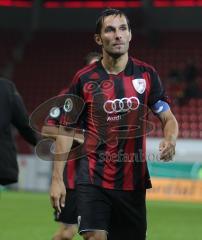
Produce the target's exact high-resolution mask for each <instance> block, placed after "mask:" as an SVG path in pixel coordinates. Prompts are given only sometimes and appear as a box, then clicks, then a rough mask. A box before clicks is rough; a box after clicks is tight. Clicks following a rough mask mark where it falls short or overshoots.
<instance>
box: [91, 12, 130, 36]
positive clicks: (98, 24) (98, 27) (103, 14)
mask: <svg viewBox="0 0 202 240" xmlns="http://www.w3.org/2000/svg"><path fill="white" fill-rule="evenodd" d="M111 15H115V16H118V15H119V16H124V17H125V18H126V21H127V24H128V28H129V30H130V29H131V27H130V21H129V19H128V17H127V15H126V14H125V13H124V12H122V11H121V10H118V9H114V8H107V9H105V10H104V11H103V12H101V14H100V16H99V17H98V19H97V21H96V28H95V33H96V34H100V32H101V29H102V24H103V22H104V19H105V17H108V16H111Z"/></svg>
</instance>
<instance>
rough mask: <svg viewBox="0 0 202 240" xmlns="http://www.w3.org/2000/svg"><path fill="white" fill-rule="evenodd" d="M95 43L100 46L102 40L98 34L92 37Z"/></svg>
mask: <svg viewBox="0 0 202 240" xmlns="http://www.w3.org/2000/svg"><path fill="white" fill-rule="evenodd" d="M94 39H95V42H96V43H97V44H98V45H99V46H102V39H101V37H100V34H95V35H94Z"/></svg>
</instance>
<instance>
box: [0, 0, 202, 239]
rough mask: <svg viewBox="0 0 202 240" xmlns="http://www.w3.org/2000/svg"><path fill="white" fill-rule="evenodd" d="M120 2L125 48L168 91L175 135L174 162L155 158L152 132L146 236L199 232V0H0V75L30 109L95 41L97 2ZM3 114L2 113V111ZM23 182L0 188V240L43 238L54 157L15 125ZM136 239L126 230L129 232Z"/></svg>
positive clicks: (64, 80)
mask: <svg viewBox="0 0 202 240" xmlns="http://www.w3.org/2000/svg"><path fill="white" fill-rule="evenodd" d="M106 7H114V8H123V10H124V11H125V12H126V13H127V14H128V16H129V18H130V20H131V25H132V31H133V40H132V43H131V47H130V53H131V55H133V56H135V57H136V58H139V59H141V60H143V61H145V62H147V63H149V64H151V65H153V66H154V67H155V68H156V69H157V70H158V72H159V74H160V76H161V79H162V81H163V83H164V85H165V86H166V89H167V92H168V95H169V96H170V97H171V105H172V109H173V112H174V113H175V115H176V118H177V120H178V122H179V127H180V134H179V140H178V144H177V153H176V157H175V160H174V162H172V163H166V164H165V163H163V164H162V163H160V162H159V161H158V143H159V141H160V138H161V137H162V132H161V129H160V123H159V122H158V120H157V119H156V118H155V117H154V116H152V115H151V116H150V120H151V121H152V122H153V123H154V125H155V128H154V130H153V131H152V132H151V133H150V134H149V138H148V153H147V157H148V158H147V159H148V163H149V168H150V172H151V175H152V178H153V189H152V190H151V191H149V193H148V217H149V219H148V239H149V240H188V239H189V240H190V239H192V240H200V239H201V238H202V228H201V226H202V218H201V216H202V75H201V74H202V1H201V0H142V1H141V0H135V1H107V0H106V1H93V0H89V1H67V0H21V1H17V0H16V1H15V0H0V75H1V76H4V77H7V78H9V79H11V80H13V81H14V82H15V84H16V86H17V88H18V90H19V92H20V93H21V95H22V97H23V99H24V101H25V104H26V106H27V109H28V111H29V113H31V112H32V111H33V110H34V109H35V108H36V107H37V106H38V105H39V104H41V103H43V102H44V101H45V100H47V99H49V98H51V97H53V96H55V95H56V94H57V93H58V92H59V91H60V90H61V89H62V88H63V87H65V86H68V85H69V84H70V82H71V78H72V77H73V74H74V73H75V71H76V70H78V69H79V68H81V67H82V66H83V61H84V56H85V55H86V54H87V53H88V52H90V51H92V50H98V49H97V46H96V45H95V43H94V40H93V33H94V26H95V20H96V18H97V15H98V14H99V12H100V11H101V10H102V8H106ZM1 114H3V113H1ZM14 135H15V138H16V142H17V149H18V152H19V155H18V160H19V167H20V176H19V183H18V184H17V185H15V186H12V187H11V188H12V189H10V188H8V189H5V188H4V189H3V188H1V193H0V239H1V240H11V239H12V240H13V239H16V240H18V239H21V240H23V239H30V240H32V239H34V240H40V239H44V240H46V239H47V240H48V239H51V235H52V233H53V232H54V230H55V228H56V225H55V223H54V222H53V217H52V210H51V208H50V206H49V199H48V194H47V192H48V186H49V182H50V170H51V163H50V162H47V161H42V160H40V159H37V158H36V157H35V155H34V154H33V149H30V147H29V146H28V145H27V144H26V143H25V142H24V141H23V140H22V139H21V138H20V137H19V136H18V134H16V133H15V132H14ZM131 239H132V238H131Z"/></svg>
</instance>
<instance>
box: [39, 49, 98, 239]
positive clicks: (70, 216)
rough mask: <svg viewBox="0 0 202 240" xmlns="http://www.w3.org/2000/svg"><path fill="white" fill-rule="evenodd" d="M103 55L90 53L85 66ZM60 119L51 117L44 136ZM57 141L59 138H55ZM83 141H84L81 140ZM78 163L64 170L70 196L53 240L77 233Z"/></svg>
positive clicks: (72, 162)
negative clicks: (76, 183)
mask: <svg viewBox="0 0 202 240" xmlns="http://www.w3.org/2000/svg"><path fill="white" fill-rule="evenodd" d="M100 58H101V54H100V53H98V52H90V53H88V54H87V56H86V57H85V59H84V60H85V61H84V63H85V65H90V64H93V63H94V62H96V61H99V60H100ZM67 93H68V89H67V88H66V89H63V90H62V91H61V92H60V94H59V95H64V94H67ZM57 119H58V117H57V118H55V117H54V116H53V117H51V116H49V118H48V121H47V125H46V126H44V128H43V133H42V134H43V135H45V136H46V137H53V135H54V134H55V133H56V132H57V131H58V129H57V127H56V128H54V127H55V126H56V125H59V122H58V121H57ZM54 139H55V140H56V141H57V136H56V135H55V136H54ZM80 141H82V140H80ZM78 144H80V143H79V140H78V139H77V140H75V141H74V143H73V148H75V147H76V146H78ZM76 163H77V162H75V161H69V162H68V161H67V163H66V166H65V170H64V181H65V186H66V192H68V194H67V195H66V198H65V206H64V207H63V208H61V213H59V214H58V213H57V212H55V220H56V221H58V222H60V228H59V229H58V230H57V232H56V233H55V234H54V236H53V240H71V239H73V237H74V235H75V234H76V233H77V229H78V228H77V211H76V209H77V208H76V192H75V177H76Z"/></svg>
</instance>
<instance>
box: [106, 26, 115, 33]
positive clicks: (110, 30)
mask: <svg viewBox="0 0 202 240" xmlns="http://www.w3.org/2000/svg"><path fill="white" fill-rule="evenodd" d="M113 31H114V28H113V27H106V28H105V32H106V33H108V32H113Z"/></svg>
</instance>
